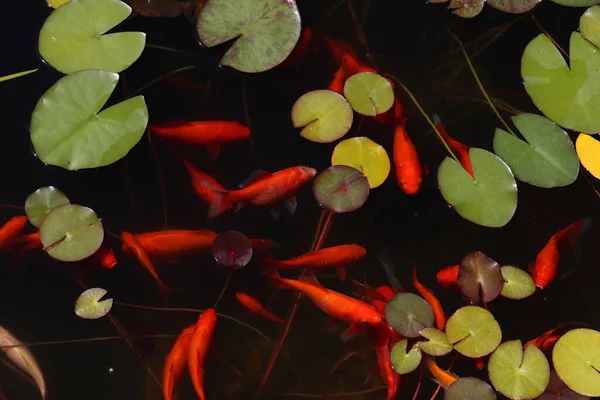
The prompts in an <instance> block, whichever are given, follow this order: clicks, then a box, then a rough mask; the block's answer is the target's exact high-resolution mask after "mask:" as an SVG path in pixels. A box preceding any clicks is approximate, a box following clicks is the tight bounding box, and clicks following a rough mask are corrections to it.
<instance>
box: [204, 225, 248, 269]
mask: <svg viewBox="0 0 600 400" xmlns="http://www.w3.org/2000/svg"><path fill="white" fill-rule="evenodd" d="M252 252H253V251H252V241H251V240H250V239H248V238H247V237H246V236H245V235H244V234H242V233H240V232H236V231H227V232H223V233H220V234H218V235H217V237H216V238H215V240H213V242H212V253H213V256H214V257H215V260H217V262H218V263H219V264H223V265H225V266H227V267H233V268H236V269H238V268H242V267H245V266H246V265H247V264H248V263H249V262H250V259H251V258H252Z"/></svg>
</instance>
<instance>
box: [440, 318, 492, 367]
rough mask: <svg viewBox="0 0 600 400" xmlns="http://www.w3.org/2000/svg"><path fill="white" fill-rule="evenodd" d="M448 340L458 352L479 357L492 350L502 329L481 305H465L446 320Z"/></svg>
mask: <svg viewBox="0 0 600 400" xmlns="http://www.w3.org/2000/svg"><path fill="white" fill-rule="evenodd" d="M446 335H447V336H448V341H449V342H450V343H451V344H453V345H454V349H455V350H456V351H458V352H459V353H460V354H462V355H464V356H467V357H471V358H479V357H483V356H487V355H488V354H490V353H491V352H493V351H494V350H495V349H496V348H497V347H498V345H499V344H500V341H501V340H502V331H501V330H500V325H499V324H498V321H496V320H495V319H494V316H493V315H492V313H490V312H489V311H488V310H486V309H485V308H482V307H477V306H465V307H462V308H459V309H458V310H456V312H455V313H454V314H453V315H452V316H451V317H450V318H448V321H447V322H446Z"/></svg>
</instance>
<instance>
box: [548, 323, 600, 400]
mask: <svg viewBox="0 0 600 400" xmlns="http://www.w3.org/2000/svg"><path fill="white" fill-rule="evenodd" d="M552 362H553V363H554V369H556V373H557V374H558V376H559V377H560V379H562V380H563V382H564V383H566V385H567V386H568V387H569V388H570V389H571V390H572V391H574V392H576V393H579V394H581V395H583V396H591V397H598V396H600V332H598V331H595V330H593V329H586V328H579V329H573V330H571V331H569V332H567V333H565V334H564V335H562V336H561V337H560V339H558V341H557V342H556V344H555V345H554V349H553V350H552Z"/></svg>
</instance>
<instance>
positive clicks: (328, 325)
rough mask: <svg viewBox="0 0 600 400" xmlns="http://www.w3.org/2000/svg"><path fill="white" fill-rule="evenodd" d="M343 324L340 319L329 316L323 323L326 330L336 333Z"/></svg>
mask: <svg viewBox="0 0 600 400" xmlns="http://www.w3.org/2000/svg"><path fill="white" fill-rule="evenodd" d="M340 326H341V324H340V322H339V321H337V320H335V319H333V318H327V319H326V320H325V322H324V323H323V327H324V328H325V332H327V333H331V334H333V333H335V331H337V330H338V329H339V328H340Z"/></svg>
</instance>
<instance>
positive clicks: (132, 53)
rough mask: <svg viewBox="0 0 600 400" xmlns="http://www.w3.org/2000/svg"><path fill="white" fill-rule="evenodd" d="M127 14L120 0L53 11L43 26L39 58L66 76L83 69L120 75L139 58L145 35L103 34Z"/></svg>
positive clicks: (79, 0) (83, 1)
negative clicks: (118, 73) (119, 73)
mask: <svg viewBox="0 0 600 400" xmlns="http://www.w3.org/2000/svg"><path fill="white" fill-rule="evenodd" d="M129 14H131V8H130V7H129V6H128V5H127V4H125V3H123V2H122V1H120V0H71V1H69V2H68V3H66V4H63V5H62V6H60V7H59V8H57V9H56V10H54V11H52V14H50V16H49V17H48V18H47V19H46V22H45V23H44V26H42V29H41V30H40V37H39V43H38V46H39V52H40V55H41V56H42V57H43V58H44V60H46V61H47V62H48V64H50V65H51V66H53V67H54V68H56V69H57V70H59V71H60V72H62V73H65V74H70V73H73V72H75V71H80V70H84V69H101V70H105V71H110V72H121V71H123V70H125V69H127V68H128V67H129V66H130V65H131V64H133V63H134V62H135V61H136V60H137V59H138V58H139V57H140V55H141V54H142V51H143V50H144V46H145V45H146V34H145V33H143V32H118V33H111V34H108V35H104V34H105V33H106V32H108V31H109V30H111V29H112V28H114V27H115V26H117V25H119V24H120V23H121V22H123V21H124V20H125V19H126V18H127V17H128V16H129Z"/></svg>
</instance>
